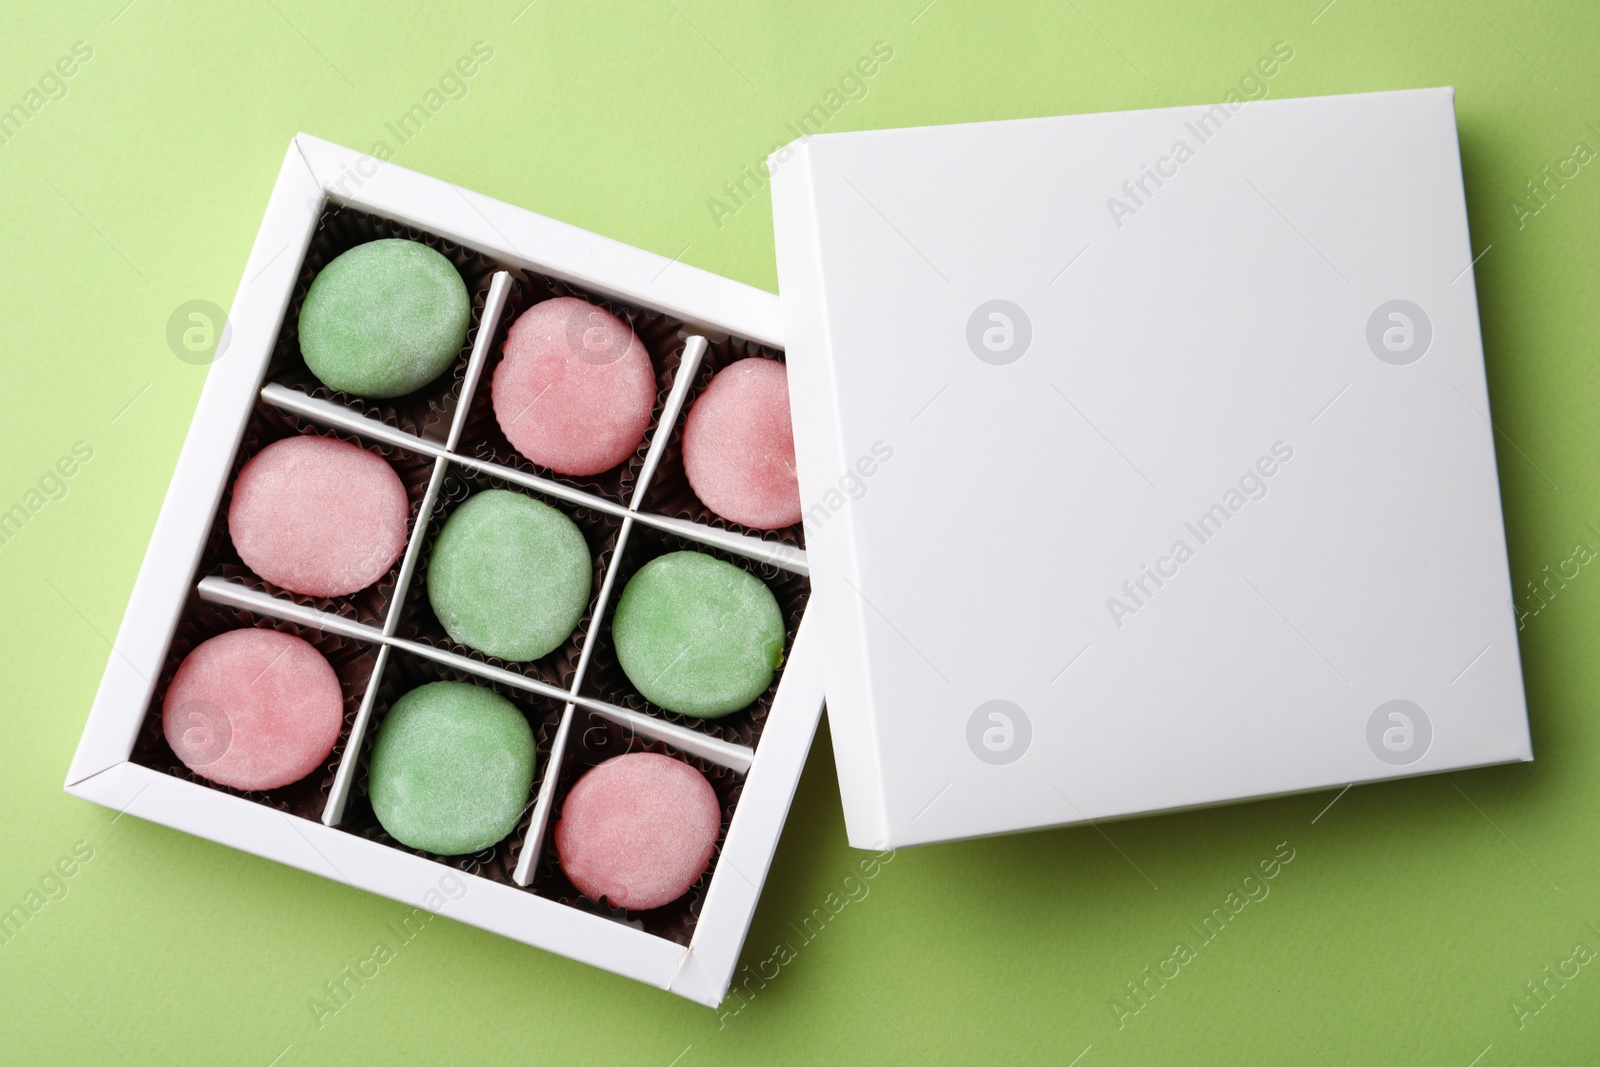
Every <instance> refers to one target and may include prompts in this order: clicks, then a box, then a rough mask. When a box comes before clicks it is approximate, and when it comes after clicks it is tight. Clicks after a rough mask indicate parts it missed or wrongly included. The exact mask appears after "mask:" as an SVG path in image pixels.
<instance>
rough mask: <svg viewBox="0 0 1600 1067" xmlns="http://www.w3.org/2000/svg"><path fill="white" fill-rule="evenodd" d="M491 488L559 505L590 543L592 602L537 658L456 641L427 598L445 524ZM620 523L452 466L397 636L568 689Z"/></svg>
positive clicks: (426, 533)
mask: <svg viewBox="0 0 1600 1067" xmlns="http://www.w3.org/2000/svg"><path fill="white" fill-rule="evenodd" d="M490 489H505V490H509V491H510V492H513V493H517V494H519V495H522V496H526V497H529V498H530V499H533V500H537V501H539V502H540V503H542V504H548V505H549V506H550V507H553V508H555V509H556V510H557V511H559V512H561V513H562V514H563V515H565V516H567V517H568V518H569V519H571V520H572V521H573V522H574V523H575V524H576V525H577V527H578V530H579V532H580V533H582V534H583V539H584V542H585V543H586V544H587V545H588V546H589V559H590V562H591V564H592V569H591V571H590V584H589V600H588V606H587V607H585V609H584V612H583V617H582V618H580V619H579V620H578V626H577V628H576V629H575V630H574V631H573V632H572V634H571V636H569V637H568V638H567V639H566V640H565V641H564V642H562V643H561V645H560V646H559V647H558V648H556V649H555V650H554V651H552V652H550V653H549V654H548V655H545V656H543V657H542V658H540V659H537V660H531V661H508V660H503V659H499V658H497V657H495V656H490V655H486V654H485V653H483V652H480V651H478V650H477V649H475V648H469V647H467V646H466V645H463V644H459V643H457V642H456V641H454V640H452V639H451V637H450V635H449V633H447V632H446V631H445V628H444V624H443V623H441V622H440V621H439V617H438V615H437V614H435V612H434V610H433V605H432V603H430V602H429V600H428V565H429V562H430V560H431V559H432V556H433V546H434V544H435V543H436V542H437V541H438V538H439V532H440V531H441V530H443V529H444V524H445V523H446V522H448V521H449V519H450V516H451V515H453V514H454V513H455V510H456V509H457V508H458V507H460V506H461V505H462V504H464V503H466V501H467V500H468V498H470V497H471V496H473V495H474V494H476V493H481V492H485V491H487V490H490ZM621 527H622V520H620V519H618V518H616V517H615V516H612V515H608V514H606V513H604V512H600V511H594V510H591V509H589V508H580V507H576V506H574V505H571V504H568V503H566V502H565V501H559V500H546V499H544V498H543V497H541V496H539V495H538V494H537V493H531V492H528V491H527V490H525V489H523V488H521V487H520V486H515V485H509V484H507V483H505V482H502V481H500V480H499V479H497V478H490V477H487V476H485V475H481V474H478V473H476V472H472V471H468V470H465V469H463V468H461V467H456V466H452V467H450V469H449V471H448V472H447V473H446V475H445V478H444V481H443V482H442V483H441V484H440V486H439V496H438V499H437V500H436V502H435V504H434V509H433V514H432V515H431V516H430V517H429V518H428V521H427V527H426V529H424V530H423V531H422V538H423V540H422V550H421V552H420V553H418V557H417V569H416V572H415V573H414V574H413V575H412V577H411V585H410V587H409V588H408V589H407V590H406V595H405V604H404V607H403V608H402V610H401V613H400V625H399V628H398V630H397V631H396V635H397V636H399V637H403V638H407V639H409V640H413V641H419V642H421V643H423V644H428V645H432V646H433V647H435V648H440V649H446V650H448V651H451V652H455V653H457V654H459V655H462V656H466V657H469V658H471V659H474V660H477V661H478V662H480V663H487V664H490V665H492V666H495V667H501V668H504V669H506V670H509V671H515V672H516V673H518V674H521V675H523V676H525V677H529V678H535V679H537V680H539V681H541V682H545V683H546V684H548V685H553V686H556V687H557V688H559V689H568V690H570V689H571V688H572V680H573V678H574V677H575V676H576V674H577V670H578V660H579V659H580V657H581V656H582V654H583V646H584V642H585V641H586V640H587V639H588V637H589V633H590V631H591V629H592V626H593V621H594V615H595V609H596V606H597V604H598V601H599V599H600V587H601V583H602V582H603V581H604V580H605V572H606V567H607V566H608V565H609V564H610V561H611V555H612V553H613V552H614V551H615V549H616V544H617V534H618V532H619V531H620V530H621Z"/></svg>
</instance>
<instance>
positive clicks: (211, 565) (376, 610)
mask: <svg viewBox="0 0 1600 1067" xmlns="http://www.w3.org/2000/svg"><path fill="white" fill-rule="evenodd" d="M297 436H306V437H327V438H331V439H333V440H338V441H344V442H347V443H349V444H354V445H357V446H359V447H361V448H364V449H366V450H367V451H368V452H371V453H373V454H374V455H377V456H380V457H382V458H383V460H384V461H385V462H387V463H388V464H389V466H390V467H391V468H392V469H393V470H394V472H395V473H396V474H398V475H399V476H400V482H401V484H402V485H404V486H405V489H406V499H407V501H408V503H409V506H410V517H409V518H408V519H407V520H406V533H407V536H408V539H409V535H410V533H411V531H412V529H414V528H415V526H416V524H417V521H418V511H419V510H420V508H421V506H422V498H423V497H424V496H425V495H426V494H427V491H428V482H429V480H430V479H431V478H432V477H433V462H434V461H433V460H432V458H430V457H428V456H423V455H420V454H418V453H415V452H409V451H406V450H403V449H398V448H391V447H389V446H387V445H374V444H370V443H369V442H367V441H365V440H363V439H362V438H361V437H359V436H356V435H354V434H348V433H344V432H342V431H339V430H323V429H319V428H317V427H315V426H313V425H311V424H310V423H307V422H304V421H303V420H301V419H299V418H297V417H296V416H293V415H288V414H285V413H284V412H281V411H278V410H277V409H276V408H273V407H271V406H270V405H268V404H265V403H263V402H261V401H259V400H258V401H257V402H256V410H255V413H254V414H253V415H252V416H251V418H250V421H249V423H247V424H246V426H245V433H244V439H243V441H242V442H241V443H240V445H239V451H238V454H237V455H235V456H234V462H233V469H232V470H231V471H230V472H229V473H228V485H227V488H226V489H225V490H224V491H223V495H222V503H221V504H220V505H219V506H218V508H217V515H216V518H215V519H213V520H212V523H211V533H210V535H209V536H208V537H207V539H206V547H205V551H204V552H203V553H202V554H201V556H200V573H201V574H203V575H210V576H220V577H223V578H228V579H231V580H234V581H238V582H242V583H243V584H245V585H247V586H249V587H250V588H252V589H259V590H262V591H264V592H267V593H270V594H272V595H273V596H275V597H278V598H280V599H283V600H289V601H293V602H294V603H296V604H300V605H303V606H305V607H311V608H316V609H317V610H318V611H326V612H330V613H332V614H336V615H340V616H343V617H344V618H347V619H351V620H354V621H356V622H360V623H366V624H368V625H371V626H377V627H380V628H381V627H382V626H383V622H384V619H385V618H386V617H387V615H388V612H389V605H390V603H391V601H392V600H393V598H394V591H395V583H396V582H397V581H398V579H399V576H400V564H401V561H402V560H404V559H405V552H404V550H402V551H401V554H400V556H399V557H398V558H397V559H396V560H395V562H394V563H393V564H392V565H391V566H390V567H389V571H388V573H387V574H385V575H384V576H383V577H382V578H380V579H378V580H377V581H376V582H374V583H372V584H371V585H369V586H367V587H366V588H365V589H358V590H356V591H355V592H354V593H350V594H348V595H346V596H339V597H318V596H307V595H306V594H303V593H292V592H290V591H289V590H287V589H284V588H282V587H280V586H276V585H273V584H272V583H271V582H268V581H267V580H265V579H264V578H261V577H259V576H258V575H256V574H255V573H254V572H252V571H251V570H250V568H249V567H247V566H246V565H245V563H244V561H243V560H241V559H240V558H239V553H238V550H237V549H235V548H234V546H233V538H232V537H230V536H229V534H228V508H229V506H230V505H231V504H232V503H233V486H234V483H235V482H236V481H237V480H238V478H239V472H240V471H241V470H243V469H244V465H245V464H246V463H248V462H250V460H252V459H254V458H255V456H256V454H257V453H258V452H260V451H261V450H262V449H264V448H266V447H267V446H268V445H270V444H274V443H276V442H278V441H282V440H285V439H287V438H290V437H297Z"/></svg>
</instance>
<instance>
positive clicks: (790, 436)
mask: <svg viewBox="0 0 1600 1067" xmlns="http://www.w3.org/2000/svg"><path fill="white" fill-rule="evenodd" d="M683 469H684V473H685V474H687V475H688V477H689V486H690V488H692V489H693V490H694V493H695V496H698V497H699V498H700V501H701V503H703V504H705V506H706V507H708V508H710V509H711V510H712V511H713V512H715V513H716V514H718V515H720V516H721V517H722V518H724V519H727V520H729V521H730V522H737V523H739V524H740V525H743V526H749V527H750V528H752V529H756V530H777V529H780V528H782V527H784V526H793V525H794V524H795V523H797V522H799V521H800V482H799V479H798V478H797V477H796V476H795V471H794V430H793V428H792V427H791V425H790V423H789V374H788V371H787V369H786V368H785V367H784V365H783V364H782V363H779V362H778V361H777V360H774V359H762V358H760V357H752V358H750V359H741V360H739V362H737V363H731V364H729V365H728V366H726V367H724V368H723V369H722V370H720V371H718V372H717V375H716V377H714V378H712V379H711V384H710V385H708V386H706V389H705V392H703V393H701V394H700V398H699V399H698V400H696V401H695V402H694V407H692V408H690V409H689V417H688V419H687V420H685V422H684V424H683Z"/></svg>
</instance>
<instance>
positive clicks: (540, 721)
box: [338, 649, 565, 891]
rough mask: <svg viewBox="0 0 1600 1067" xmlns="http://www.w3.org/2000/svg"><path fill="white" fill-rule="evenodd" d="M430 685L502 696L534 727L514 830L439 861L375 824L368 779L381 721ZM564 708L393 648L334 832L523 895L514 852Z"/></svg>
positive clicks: (547, 770)
mask: <svg viewBox="0 0 1600 1067" xmlns="http://www.w3.org/2000/svg"><path fill="white" fill-rule="evenodd" d="M431 682H467V683H470V684H472V685H476V686H480V687H482V688H484V689H488V690H490V691H492V692H494V693H497V694H499V695H500V696H502V697H505V698H506V699H507V700H509V701H511V703H512V704H514V705H515V706H516V708H517V710H518V711H520V712H522V714H523V715H524V716H526V717H527V720H528V725H529V726H531V727H532V728H533V743H534V752H535V763H534V773H533V785H532V787H531V788H530V789H529V790H528V797H527V800H526V802H525V803H524V805H523V809H522V814H521V815H520V816H518V818H517V825H516V827H515V828H514V829H512V831H511V833H509V834H507V835H506V836H505V837H504V838H502V839H501V840H500V841H497V842H496V843H495V844H493V845H490V846H489V847H488V848H486V849H483V850H481V851H478V852H471V853H467V854H465V855H460V856H440V855H436V854H435V853H432V852H424V851H422V850H420V849H415V848H411V847H409V846H407V845H403V844H401V843H400V842H398V841H396V840H395V839H394V838H393V837H391V836H389V833H388V831H386V830H384V828H383V824H381V823H380V822H378V817H377V815H376V814H375V813H374V812H373V810H372V798H371V796H370V794H369V792H368V783H367V774H368V772H369V771H370V770H371V766H372V746H373V744H374V742H376V741H377V739H378V735H379V734H380V733H381V732H382V730H383V720H384V718H385V717H386V716H387V715H388V713H389V709H390V708H392V707H393V706H394V704H395V701H397V700H399V699H400V698H401V697H403V696H405V695H406V694H407V693H409V692H411V691H412V690H413V689H417V688H419V687H421V686H424V685H428V684H429V683H431ZM564 706H565V705H564V704H562V703H561V702H559V701H555V700H547V699H545V698H543V697H540V696H537V695H535V694H533V693H528V692H525V691H523V690H521V689H514V688H512V687H510V686H505V685H501V684H499V683H497V682H493V681H490V680H488V679H484V678H478V677H475V676H473V675H471V674H467V673H466V672H464V671H458V670H454V669H452V668H450V667H445V666H443V665H441V664H438V663H434V662H432V661H430V660H425V659H422V658H421V657H418V656H413V655H410V654H408V653H406V652H403V651H401V650H399V649H391V650H390V652H389V660H388V665H387V666H386V667H385V668H384V672H383V677H382V678H380V679H378V692H377V694H376V700H375V701H374V703H373V706H372V720H371V721H370V722H369V723H368V724H367V732H366V740H365V743H364V744H363V746H362V749H363V750H362V751H361V752H360V753H359V754H358V757H357V758H358V762H357V765H356V774H355V777H354V782H353V785H352V788H351V790H350V799H349V802H348V803H347V804H346V805H345V812H344V819H343V820H341V821H340V823H339V824H338V829H340V830H343V831H345V832H346V833H351V834H355V835H357V836H358V837H363V838H366V839H367V840H368V841H376V842H378V843H379V844H382V845H387V846H389V847H390V848H394V849H399V850H400V851H401V852H409V853H410V854H411V855H413V856H422V857H425V858H427V859H431V860H435V861H436V862H438V863H442V864H444V865H445V866H447V867H453V868H454V869H456V870H458V871H464V872H465V873H467V874H476V875H480V876H481V877H484V878H488V879H490V880H491V881H495V882H499V883H500V884H501V885H508V886H511V887H513V888H514V889H517V890H520V891H526V890H525V889H524V887H523V886H519V885H517V883H516V880H515V878H514V877H513V873H514V872H515V870H516V865H517V862H516V861H517V852H518V851H519V850H520V849H521V848H522V843H523V841H524V840H525V839H526V838H527V836H528V826H529V823H530V822H531V820H532V816H533V804H534V800H535V799H536V798H537V797H538V795H539V789H540V784H541V783H542V782H543V781H544V779H545V776H546V775H547V774H548V773H550V752H551V746H552V743H553V740H554V738H555V734H556V727H557V726H559V725H560V722H561V711H562V708H563V707H564Z"/></svg>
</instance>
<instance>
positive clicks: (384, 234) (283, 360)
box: [266, 204, 504, 441]
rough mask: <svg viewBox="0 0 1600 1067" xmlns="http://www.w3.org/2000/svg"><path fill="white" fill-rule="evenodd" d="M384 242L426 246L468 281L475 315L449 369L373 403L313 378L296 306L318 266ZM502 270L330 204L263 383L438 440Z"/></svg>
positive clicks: (420, 234) (419, 233)
mask: <svg viewBox="0 0 1600 1067" xmlns="http://www.w3.org/2000/svg"><path fill="white" fill-rule="evenodd" d="M388 238H401V239H404V240H408V241H416V242H418V243H420V244H425V245H427V246H428V247H429V248H432V249H434V250H435V251H437V252H439V253H440V254H441V255H443V256H444V257H445V258H446V259H448V260H449V261H450V262H451V263H453V264H454V265H455V268H456V270H457V271H459V272H460V273H461V278H462V280H463V281H464V282H465V283H466V286H467V295H468V297H469V299H470V301H471V307H472V317H471V320H470V322H469V323H468V327H467V338H466V341H465V342H464V343H463V344H462V346H461V351H460V352H459V353H458V354H457V355H456V359H455V361H454V362H453V363H452V364H451V365H450V369H449V370H447V371H445V372H444V373H443V374H441V375H440V376H439V377H437V378H435V379H434V380H433V381H431V382H429V383H428V384H427V385H425V386H423V387H422V388H421V389H418V390H416V391H415V392H412V393H407V394H406V395H405V396H399V397H394V398H392V399H388V400H372V399H367V398H364V397H359V396H355V395H353V394H351V393H345V392H341V391H339V390H337V389H330V388H329V387H328V386H326V385H324V384H322V382H321V381H320V380H318V378H317V376H316V375H314V374H312V373H311V369H310V368H309V367H307V366H306V361H305V356H304V355H302V354H301V351H300V333H299V326H300V308H301V305H303V304H304V303H305V299H306V294H307V293H308V292H310V291H311V283H312V281H313V280H315V278H316V276H317V275H318V274H319V273H320V272H321V271H322V268H323V267H326V266H327V265H328V264H329V263H330V262H332V261H333V260H334V259H336V258H338V257H339V256H340V255H341V254H343V253H345V252H348V251H349V250H350V249H352V248H355V247H356V246H357V245H364V244H367V243H368V242H371V241H381V240H385V239H388ZM500 269H502V268H501V266H500V265H499V264H497V263H496V262H494V261H493V260H492V259H490V258H489V257H488V256H486V255H484V254H483V253H481V252H476V251H473V250H472V249H469V248H463V247H461V246H460V245H458V244H455V243H454V242H452V241H447V240H445V239H444V238H443V237H439V236H437V235H435V234H431V233H427V232H425V231H423V230H419V229H416V228H415V227H413V226H407V225H405V224H404V223H400V222H395V221H394V220H392V219H385V218H380V217H379V216H376V215H368V214H366V213H365V212H362V211H357V210H356V209H355V208H341V207H339V206H338V205H336V204H328V205H326V206H325V207H324V210H323V213H322V217H321V218H320V219H319V220H318V222H317V228H316V231H315V232H314V233H313V234H312V237H311V245H310V247H309V248H308V249H307V250H306V258H305V261H304V262H303V263H302V264H301V266H300V277H299V279H298V280H297V281H296V282H295V287H294V295H293V296H292V297H291V298H290V301H289V309H288V313H287V314H286V315H285V316H284V319H283V326H282V327H281V328H280V329H279V331H278V339H277V343H276V344H275V346H274V348H273V352H272V359H271V360H270V361H269V362H268V364H267V374H266V380H267V381H268V382H277V383H279V384H282V385H286V386H289V387H291V388H294V389H298V390H300V391H301V392H303V393H306V394H307V395H309V396H313V397H318V398H320V399H324V400H333V401H336V402H338V403H340V404H343V405H345V406H346V407H348V408H350V409H352V410H354V411H357V412H360V413H361V414H363V415H365V416H367V417H369V418H375V419H378V420H380V421H382V422H385V423H387V424H388V425H390V426H393V427H395V428H397V429H400V430H404V431H405V432H406V433H411V434H416V435H418V436H421V437H427V438H429V439H433V440H441V441H442V440H443V439H444V436H445V434H446V432H447V431H448V429H449V426H450V419H451V416H452V415H453V414H454V412H455V409H456V405H457V403H458V402H459V399H460V396H461V388H462V382H463V379H464V378H465V375H466V370H467V361H468V357H470V356H471V354H472V348H473V344H474V342H475V341H476V339H477V336H478V329H479V327H480V325H481V324H482V322H483V307H484V300H485V299H486V298H487V296H488V294H489V284H490V282H492V281H493V279H494V273H495V271H497V270H500ZM503 321H504V319H503V318H502V322H503Z"/></svg>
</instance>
